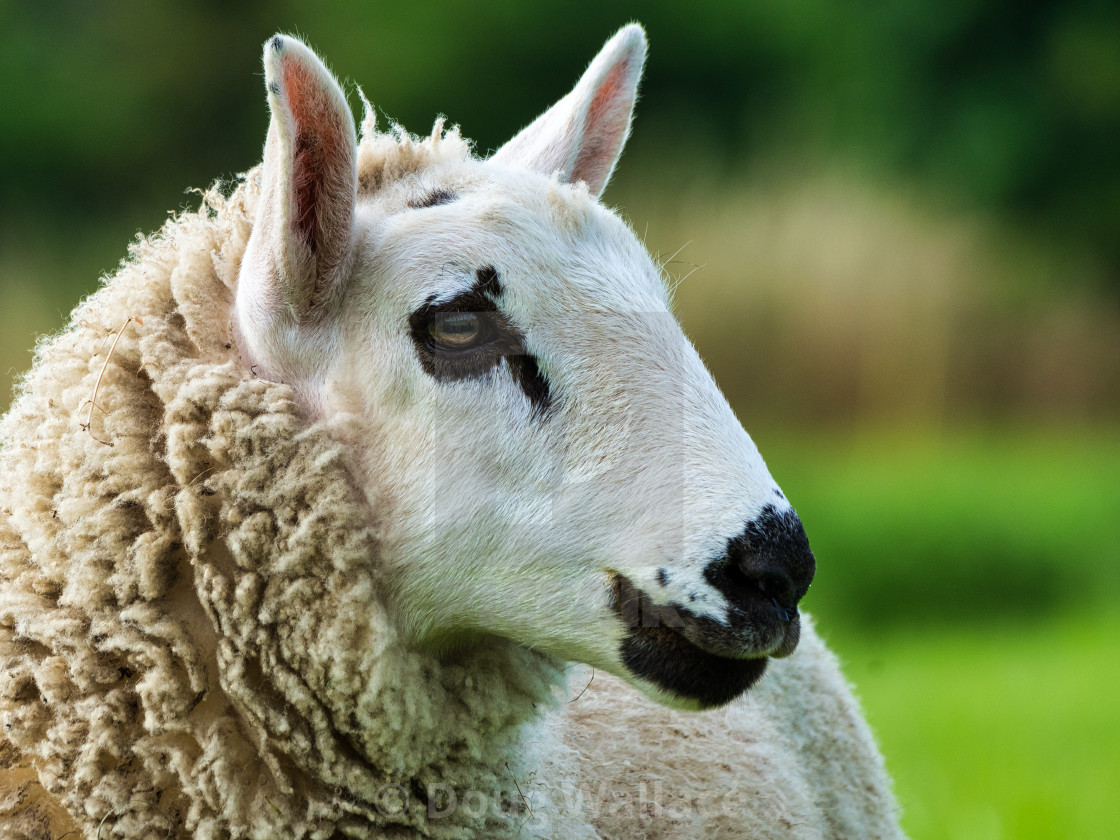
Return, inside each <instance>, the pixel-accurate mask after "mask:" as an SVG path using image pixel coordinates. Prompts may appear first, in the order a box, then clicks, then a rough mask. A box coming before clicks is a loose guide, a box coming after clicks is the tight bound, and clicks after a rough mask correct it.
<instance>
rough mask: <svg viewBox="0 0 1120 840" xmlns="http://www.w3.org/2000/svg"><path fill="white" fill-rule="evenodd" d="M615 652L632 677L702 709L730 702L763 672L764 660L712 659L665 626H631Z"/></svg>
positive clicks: (752, 683)
mask: <svg viewBox="0 0 1120 840" xmlns="http://www.w3.org/2000/svg"><path fill="white" fill-rule="evenodd" d="M619 652H620V653H621V654H622V662H623V664H624V665H625V666H626V667H627V668H628V669H629V670H630V671H631V672H632V673H633V674H634V676H636V677H640V678H642V679H645V680H648V681H649V682H651V683H653V684H654V685H656V686H657V687H658V688H660V689H662V690H664V691H666V692H668V693H670V694H672V695H674V696H676V697H679V698H681V699H682V700H688V701H691V702H692V703H694V704H696V705H697V706H699V707H700V708H703V709H710V708H713V707H715V706H722V705H723V704H724V703H729V702H731V701H732V700H734V699H735V698H736V697H738V696H739V695H740V694H742V693H743V692H744V691H746V690H747V689H748V688H750V687H751V686H752V685H754V684H755V683H756V682H757V681H758V679H759V677H761V676H762V674H763V672H764V671H765V670H766V659H765V658H761V659H728V658H726V657H723V656H715V655H714V654H711V653H707V652H705V651H703V650H701V649H700V648H698V647H696V645H694V644H692V642H690V641H688V640H687V639H686V638H685V637H684V636H682V635H681V634H680V633H677V632H676V631H675V630H671V629H669V628H668V627H635V628H634V629H632V630H631V631H630V632H629V633H627V634H626V638H625V639H623V641H622V644H621V646H620V648H619Z"/></svg>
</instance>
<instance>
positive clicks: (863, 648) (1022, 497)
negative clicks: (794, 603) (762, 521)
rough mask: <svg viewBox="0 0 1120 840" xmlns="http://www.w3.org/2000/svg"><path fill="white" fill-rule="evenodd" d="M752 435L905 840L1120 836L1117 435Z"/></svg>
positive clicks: (810, 602)
mask: <svg viewBox="0 0 1120 840" xmlns="http://www.w3.org/2000/svg"><path fill="white" fill-rule="evenodd" d="M756 437H762V438H763V439H764V440H763V441H762V443H761V444H760V445H761V447H762V449H763V451H764V452H766V453H767V454H768V461H769V464H770V467H771V470H772V471H773V472H774V473H775V475H776V476H777V477H778V480H779V482H780V483H782V485H783V487H785V489H786V491H787V493H788V495H789V497H790V498H791V500H792V501H793V502H794V504H795V505H796V506H797V507H798V509H799V510H800V512H801V514H802V517H803V519H804V520H805V523H806V528H807V529H808V531H809V533H810V535H811V539H812V542H813V545H814V550H815V552H816V554H817V557H818V563H819V571H818V576H817V582H816V583H815V584H814V587H813V590H812V591H811V592H810V594H809V596H808V597H807V599H806V604H805V605H806V609H807V610H809V611H811V612H813V613H814V614H815V616H816V617H817V620H818V627H819V628H820V629H821V632H822V633H823V635H824V636H825V637H826V639H827V640H828V641H829V643H830V644H831V645H832V646H833V647H834V649H835V650H836V651H837V652H838V653H839V655H840V658H841V660H842V661H843V663H844V665H845V671H846V674H847V676H848V678H849V679H850V680H851V681H852V682H853V683H854V684H855V685H856V687H857V688H856V690H857V693H858V695H859V696H860V698H861V700H862V702H863V705H864V709H865V711H866V713H867V716H868V719H869V721H870V722H871V725H872V727H873V728H874V730H875V732H876V734H877V736H878V739H879V743H880V746H881V747H882V750H883V752H884V754H885V756H886V760H887V766H888V769H889V770H890V772H891V773H892V775H893V776H894V779H895V787H896V793H897V795H898V798H899V800H900V802H901V805H902V808H903V826H904V828H905V829H906V830H907V832H908V833H909V835H910V836H911V837H913V838H915V840H941V839H942V838H954V840H957V839H958V838H959V840H1008V839H1009V838H1016V839H1017V840H1028V838H1071V840H1072V838H1078V840H1081V839H1082V838H1102V840H1103V838H1111V837H1116V836H1120V835H1118V827H1117V819H1118V816H1120V805H1118V794H1120V722H1118V718H1120V713H1118V703H1117V699H1116V698H1117V696H1118V694H1120V609H1118V606H1117V604H1118V599H1117V597H1116V596H1117V590H1118V581H1120V574H1118V569H1120V557H1118V556H1117V548H1116V538H1115V532H1116V529H1117V526H1118V524H1120V516H1118V513H1120V482H1118V481H1117V476H1120V438H1118V436H1117V435H1116V433H1115V432H1114V431H1113V430H1110V429H1103V430H1102V429H1054V428H1046V429H1038V428H1036V429H1031V430H1023V429H1004V430H1002V431H997V430H993V429H984V430H977V429H967V430H966V429H957V430H955V431H953V432H952V433H949V434H944V433H942V434H936V435H935V434H928V433H927V434H915V433H909V434H898V433H894V434H892V433H890V432H889V431H883V432H880V433H876V434H871V433H864V434H861V435H859V436H857V437H855V438H854V439H853V438H843V439H837V438H836V437H835V436H833V437H829V436H827V435H826V436H824V437H823V438H822V437H820V436H817V437H816V438H806V437H803V436H793V435H788V434H787V435H785V436H783V435H782V434H780V433H773V434H765V433H764V434H763V435H761V436H759V435H756ZM1024 580H1025V581H1028V583H1023V581H1024ZM1009 589H1010V594H1009Z"/></svg>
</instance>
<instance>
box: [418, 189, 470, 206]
mask: <svg viewBox="0 0 1120 840" xmlns="http://www.w3.org/2000/svg"><path fill="white" fill-rule="evenodd" d="M458 197H459V195H458V193H456V192H455V191H454V190H449V189H445V188H444V187H436V188H435V189H434V190H432V191H431V192H429V193H428V194H427V195H425V196H422V197H421V198H414V199H412V200H411V201H410V202H408V206H409V207H411V208H412V209H413V210H423V209H424V208H425V207H436V206H438V205H440V204H450V203H451V202H452V201H454V200H455V199H457V198H458Z"/></svg>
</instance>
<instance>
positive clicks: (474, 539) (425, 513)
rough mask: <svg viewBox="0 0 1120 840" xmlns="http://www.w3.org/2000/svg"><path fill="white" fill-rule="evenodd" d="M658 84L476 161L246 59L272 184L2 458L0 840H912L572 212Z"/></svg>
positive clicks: (766, 547) (603, 253) (184, 257)
mask: <svg viewBox="0 0 1120 840" xmlns="http://www.w3.org/2000/svg"><path fill="white" fill-rule="evenodd" d="M645 50H646V41H645V36H644V33H643V32H642V30H641V28H640V27H639V26H637V25H633V24H632V25H630V26H627V27H626V28H624V29H622V30H621V31H620V32H619V33H618V34H617V35H616V36H615V37H614V38H612V39H611V40H610V41H608V42H607V44H606V46H605V47H604V48H603V50H602V51H601V52H600V53H599V55H598V56H597V57H596V58H595V59H594V61H592V63H591V65H590V67H589V68H588V70H587V72H586V73H585V74H584V76H583V77H582V78H581V79H580V81H579V82H578V83H577V85H576V86H575V88H574V89H573V90H572V92H571V93H569V94H568V95H567V96H566V97H564V98H563V99H561V100H560V101H559V102H558V103H556V104H555V105H554V106H553V107H552V108H551V109H549V110H548V111H546V112H545V113H544V114H543V115H542V116H541V117H540V118H538V119H537V120H536V121H535V122H533V123H532V124H530V125H529V126H528V127H527V128H526V129H524V130H523V131H522V132H521V133H519V134H518V135H517V136H515V137H514V138H513V139H512V140H511V141H510V142H509V143H507V144H506V145H505V146H503V147H502V148H501V149H499V150H498V151H497V152H496V153H495V154H493V155H492V156H491V157H489V158H488V159H485V160H482V159H478V158H476V157H474V156H473V154H472V151H471V147H470V145H469V143H468V142H467V141H465V140H464V139H463V138H462V137H461V136H460V134H459V132H458V130H457V129H455V128H452V129H445V127H444V125H443V123H442V121H437V123H436V126H435V128H434V130H433V132H432V133H431V135H430V136H429V137H427V138H423V139H421V138H418V137H414V136H412V135H410V134H408V133H407V132H405V131H404V130H403V129H401V128H399V127H394V128H393V129H392V130H391V131H389V132H380V131H378V130H377V127H376V124H375V120H374V116H373V112H372V109H371V108H370V106H369V104H368V102H367V103H366V106H365V108H366V110H365V116H364V118H363V121H362V131H361V139H360V142H359V140H358V135H357V129H356V127H355V125H354V122H353V119H352V117H351V115H350V111H349V108H348V105H347V103H346V99H345V96H344V95H343V93H342V91H341V89H340V88H339V85H338V83H337V81H336V80H335V79H334V77H333V76H332V75H331V74H330V72H329V71H328V70H327V69H326V67H325V66H324V65H323V64H322V62H321V61H320V60H319V59H318V57H317V56H316V55H315V54H314V53H313V52H311V51H310V50H309V49H308V48H307V47H305V46H304V45H303V44H302V43H300V42H299V41H298V40H296V39H294V38H291V37H287V36H283V35H277V36H276V37H274V38H273V39H270V40H269V41H268V42H267V43H266V44H265V47H264V66H265V76H266V87H267V95H268V101H269V105H270V108H271V113H272V121H271V124H270V127H269V131H268V137H267V140H266V143H265V152H264V161H263V163H262V164H261V166H260V167H258V168H257V169H254V170H252V171H250V172H249V173H246V175H244V176H243V177H242V178H241V179H240V181H239V182H238V183H236V184H234V185H232V189H223V188H222V187H220V186H219V187H214V188H211V189H210V190H208V191H206V192H205V193H204V194H203V196H202V202H201V206H200V208H199V210H198V211H197V212H185V213H183V214H181V215H179V216H178V217H176V218H173V219H171V220H169V221H168V222H167V223H166V224H165V226H164V227H163V229H162V230H161V231H160V232H159V233H157V234H155V235H154V236H152V237H150V238H145V239H140V240H139V241H137V242H136V243H135V244H134V245H133V246H132V248H131V250H130V259H129V260H128V261H127V262H125V263H124V264H123V265H122V267H121V268H120V270H119V271H118V272H117V273H116V274H115V275H114V276H112V277H110V278H109V279H108V280H106V281H105V283H104V284H103V286H102V288H101V289H100V290H99V291H97V292H96V293H95V294H93V295H92V296H91V297H89V298H88V299H87V300H85V301H84V302H83V303H82V304H80V305H79V306H78V308H77V309H76V310H75V311H74V313H73V314H72V317H71V319H70V322H69V324H68V326H67V327H66V328H65V329H64V330H63V331H62V332H61V333H59V334H58V335H56V336H54V337H52V338H49V339H47V340H44V341H43V342H42V343H41V344H40V346H39V347H38V349H37V353H36V357H35V362H34V364H33V367H32V368H31V370H30V371H29V372H28V373H27V374H26V375H25V377H24V378H23V380H22V382H21V385H20V387H19V390H18V394H17V397H16V400H15V402H14V403H13V406H12V408H11V410H10V412H9V413H8V414H7V415H6V416H5V417H4V419H3V421H2V422H0V442H2V449H0V509H2V510H3V516H2V518H0V661H2V668H0V724H2V727H0V731H2V735H3V737H2V739H0V821H2V822H0V824H2V825H3V827H4V831H5V834H4V836H5V837H18V838H36V840H39V839H40V838H52V840H57V838H63V837H85V838H87V840H93V838H98V840H100V839H101V838H110V837H115V838H161V837H175V838H186V837H193V838H224V837H254V838H269V837H285V838H288V837H292V838H327V837H386V838H387V837H393V838H405V837H428V838H475V837H479V838H500V837H524V838H530V837H542V838H560V839H561V840H569V839H570V840H584V839H585V838H587V839H589V838H632V837H649V838H684V837H690V838H691V837H699V836H703V837H713V838H715V837H719V838H747V837H749V838H779V837H780V838H826V837H828V838H841V837H842V838H895V837H900V836H901V833H900V829H899V826H898V817H897V806H896V804H895V802H894V799H893V797H892V794H891V790H890V784H889V780H888V778H887V776H886V773H885V771H884V768H883V763H882V759H881V758H880V756H879V753H878V751H877V749H876V747H875V744H874V741H873V738H872V736H871V734H870V732H869V730H868V727H867V725H866V724H865V723H864V721H863V719H862V717H861V715H860V711H859V708H858V704H857V703H856V701H855V700H854V698H853V696H852V694H851V692H850V690H849V688H848V686H847V684H846V683H845V682H844V679H843V677H842V676H841V674H840V671H839V669H838V667H837V665H836V662H835V660H834V658H833V657H832V655H831V654H830V653H829V652H828V651H827V649H826V648H825V647H824V645H823V644H822V643H821V641H820V639H819V637H818V636H817V634H816V632H815V630H814V628H813V625H812V623H811V622H810V621H809V619H808V617H807V616H803V615H799V612H798V609H797V602H798V600H799V599H800V597H801V596H802V595H803V594H804V591H805V589H806V588H807V587H808V584H809V580H810V579H811V577H812V574H813V570H814V568H815V559H814V558H813V555H812V553H811V551H810V549H809V546H808V543H807V541H806V538H805V534H804V530H803V528H802V526H801V523H800V521H799V520H798V519H797V517H796V514H795V513H794V512H793V509H792V508H791V507H790V506H789V504H788V502H786V500H785V497H784V495H783V494H782V493H781V491H780V490H779V489H778V487H777V485H776V484H775V483H774V481H773V479H772V478H771V477H770V475H769V472H768V471H767V469H766V466H765V464H764V463H763V461H762V459H761V457H760V456H759V454H758V452H757V449H755V447H754V445H753V443H752V442H751V441H750V438H749V437H748V436H747V434H746V432H745V431H743V429H742V427H741V426H740V425H739V423H738V421H737V420H736V419H735V417H734V415H733V414H732V412H731V410H730V408H729V407H728V406H727V403H726V401H725V400H724V399H723V398H722V396H721V395H720V393H719V391H718V389H717V387H716V386H715V383H714V382H713V381H712V379H711V377H710V375H709V374H708V373H707V371H706V370H705V369H704V367H703V364H702V363H701V362H700V360H699V357H698V356H697V354H696V352H695V350H693V348H692V347H691V345H690V344H689V343H688V342H687V340H686V339H685V338H684V336H683V334H682V333H681V332H680V328H679V326H677V324H676V322H675V320H674V319H673V318H672V316H671V315H670V314H669V308H668V301H667V297H668V296H667V292H666V289H665V285H664V283H663V281H662V279H661V275H660V272H659V270H658V269H657V267H656V266H655V265H654V264H653V262H652V261H651V260H650V258H649V257H648V255H647V254H646V253H645V250H644V248H642V246H641V245H640V244H639V243H638V241H637V239H636V237H635V236H634V235H633V233H632V232H631V231H630V230H629V228H628V227H627V226H626V225H625V224H624V223H623V222H622V221H621V220H620V219H619V218H618V217H617V216H616V215H615V214H614V213H612V212H611V211H609V210H607V209H606V208H604V207H603V206H602V205H601V204H600V203H599V201H598V196H599V195H600V194H601V192H602V190H603V187H604V186H605V184H606V182H607V180H608V178H609V177H610V174H611V172H612V170H613V168H614V166H615V163H616V161H617V159H618V157H619V155H620V153H621V150H622V146H623V143H624V142H625V139H626V137H627V135H628V133H629V128H630V120H631V112H632V108H633V103H634V99H635V95H636V90H637V85H638V79H639V76H640V73H641V70H642V66H643V64H644V60H645ZM764 672H765V673H764ZM703 709H706V710H707V711H698V710H703Z"/></svg>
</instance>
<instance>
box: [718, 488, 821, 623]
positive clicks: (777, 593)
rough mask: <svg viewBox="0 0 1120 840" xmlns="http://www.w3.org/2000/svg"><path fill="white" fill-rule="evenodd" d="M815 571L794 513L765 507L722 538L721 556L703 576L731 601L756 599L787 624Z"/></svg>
mask: <svg viewBox="0 0 1120 840" xmlns="http://www.w3.org/2000/svg"><path fill="white" fill-rule="evenodd" d="M815 571H816V560H815V559H814V558H813V552H812V551H811V550H810V548H809V540H808V538H807V537H806V536H805V529H804V528H803V527H802V525H801V520H800V519H798V517H797V514H796V513H794V512H793V511H792V510H787V511H784V512H782V513H778V512H777V511H776V510H775V509H774V508H773V507H772V506H767V507H766V508H765V509H763V511H762V512H761V513H760V514H759V515H758V517H756V518H755V519H754V520H752V521H751V522H748V523H747V526H746V528H744V529H743V532H742V533H741V534H739V535H738V536H736V537H733V538H732V539H730V540H728V543H727V552H726V554H725V555H724V557H723V558H721V560H719V561H716V562H715V563H713V564H712V565H711V566H709V569H708V570H707V571H706V572H705V576H706V577H708V579H709V582H710V583H711V584H712V585H713V586H715V587H716V588H717V589H719V590H720V591H722V592H723V593H724V594H725V595H726V596H727V597H728V599H729V600H731V602H732V603H736V604H740V605H743V604H745V603H747V602H749V601H751V600H755V599H757V598H758V597H759V596H762V598H764V599H765V600H766V601H770V602H772V603H773V604H774V606H775V608H776V609H777V610H778V612H779V615H780V616H783V617H784V618H785V619H786V620H788V619H789V618H791V617H792V615H796V614H797V602H798V601H800V600H801V598H802V597H803V596H804V595H805V592H806V590H807V589H808V588H809V584H810V582H811V581H812V579H813V574H814V573H815Z"/></svg>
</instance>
